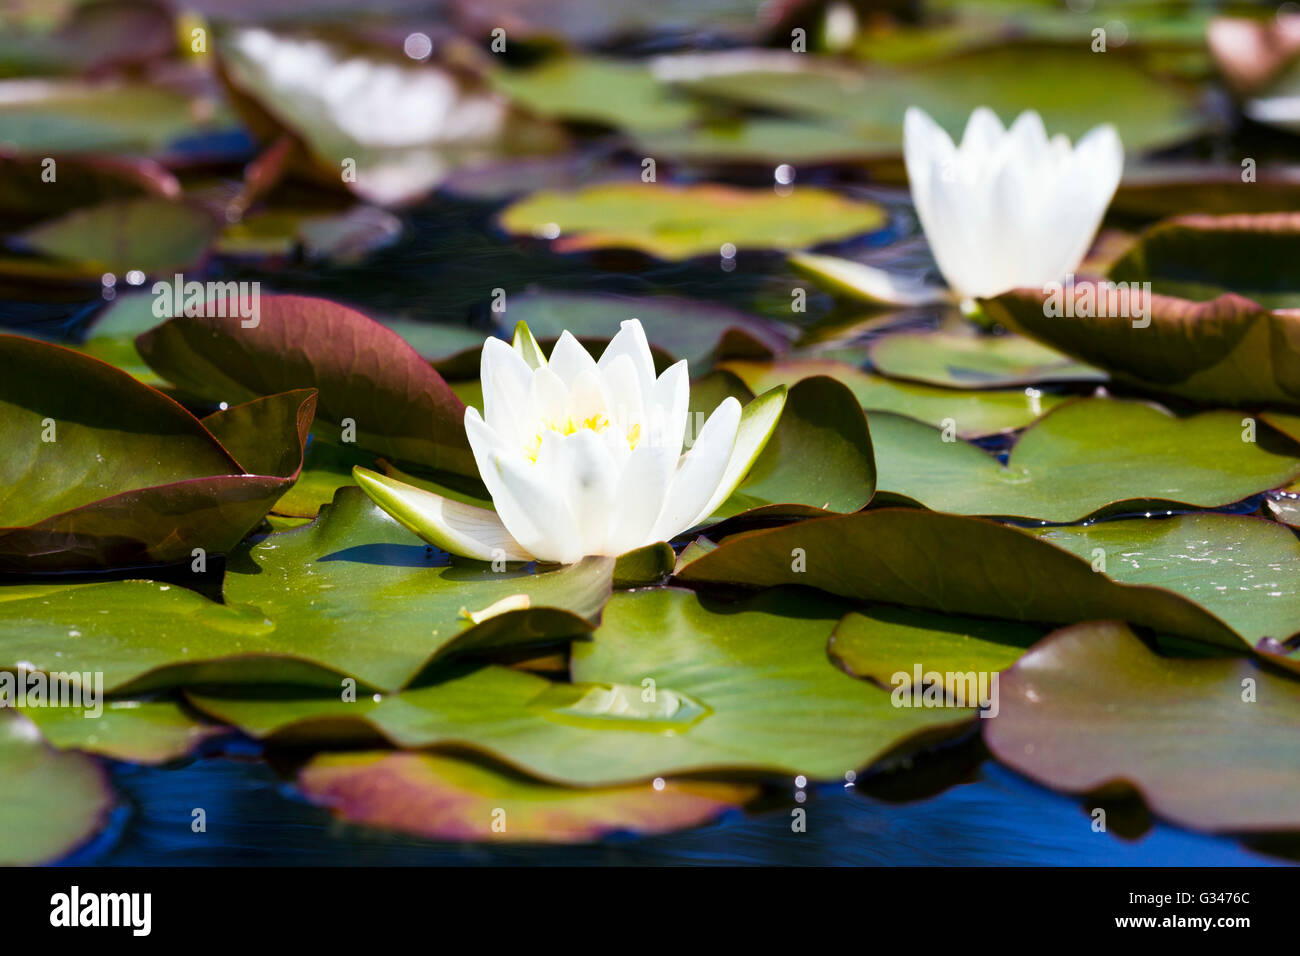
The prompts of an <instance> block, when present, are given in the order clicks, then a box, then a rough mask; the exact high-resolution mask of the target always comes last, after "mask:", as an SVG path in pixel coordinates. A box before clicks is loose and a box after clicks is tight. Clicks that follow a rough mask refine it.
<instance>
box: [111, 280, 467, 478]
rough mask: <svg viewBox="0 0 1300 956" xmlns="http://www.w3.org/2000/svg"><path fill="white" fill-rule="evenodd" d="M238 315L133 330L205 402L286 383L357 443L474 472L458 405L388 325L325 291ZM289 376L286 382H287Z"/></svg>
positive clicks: (271, 300)
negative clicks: (304, 392) (305, 391)
mask: <svg viewBox="0 0 1300 956" xmlns="http://www.w3.org/2000/svg"><path fill="white" fill-rule="evenodd" d="M244 321H245V320H243V319H241V318H239V317H238V316H234V317H229V318H221V317H217V316H179V317H177V318H174V319H171V320H169V321H168V322H166V323H164V324H163V325H161V326H159V327H157V328H156V329H153V330H152V331H149V332H146V333H144V334H143V335H141V336H140V337H139V338H138V339H136V347H137V348H138V349H139V350H140V354H141V355H142V356H144V359H145V361H146V362H148V363H149V365H150V367H151V368H153V369H154V370H155V371H157V372H158V373H159V374H160V375H162V376H163V377H165V378H166V379H167V380H168V381H170V382H172V383H174V384H176V385H177V386H179V387H181V388H182V389H184V390H185V391H187V392H189V393H192V394H194V395H198V396H200V397H202V398H206V399H209V400H210V401H214V402H219V401H242V400H246V399H249V398H252V397H255V396H259V395H265V394H267V393H269V392H275V391H282V390H283V389H284V388H306V387H312V388H316V389H318V390H319V392H320V399H319V409H318V414H319V417H318V420H317V424H316V428H317V429H318V430H320V429H323V428H325V427H326V423H328V426H329V432H328V433H327V434H326V435H325V437H326V438H327V439H329V440H330V441H333V442H336V443H339V442H344V441H346V438H345V435H347V434H348V433H349V432H348V431H347V429H348V423H349V422H351V423H352V427H353V428H354V429H355V436H354V437H355V444H356V445H357V447H359V448H364V449H367V450H369V451H373V452H377V453H379V454H383V455H388V456H391V457H394V458H398V459H401V460H405V461H411V462H417V463H420V464H424V465H428V466H429V467H432V468H438V469H441V470H445V471H451V472H455V473H457V474H462V475H477V474H478V471H477V469H476V468H475V465H474V458H473V455H472V454H471V452H470V450H469V442H468V441H467V440H466V438H465V429H464V427H463V424H462V421H463V419H464V415H465V406H464V405H463V404H461V401H460V399H458V398H457V397H456V396H455V395H454V394H453V393H452V391H451V390H450V389H449V388H448V387H447V383H446V382H444V381H443V380H442V377H441V376H440V375H439V374H438V373H437V372H435V371H434V370H433V369H432V368H430V367H429V364H428V363H427V362H425V361H424V360H423V359H422V358H420V356H419V355H418V354H417V353H416V351H415V350H414V349H413V348H411V346H409V345H408V344H406V342H405V341H403V340H402V338H401V336H399V335H398V334H397V333H396V332H393V331H391V330H389V329H386V328H384V326H382V325H380V324H379V323H378V322H375V321H374V320H373V319H370V318H367V317H366V316H364V315H362V314H361V313H360V312H357V311H355V310H353V309H349V308H348V307H346V306H343V305H339V304H338V303H335V302H330V301H328V300H326V299H314V298H306V297H302V296H289V295H264V296H261V299H260V316H259V321H258V324H257V326H256V327H254V328H244V327H243V322H244ZM287 383H292V384H287Z"/></svg>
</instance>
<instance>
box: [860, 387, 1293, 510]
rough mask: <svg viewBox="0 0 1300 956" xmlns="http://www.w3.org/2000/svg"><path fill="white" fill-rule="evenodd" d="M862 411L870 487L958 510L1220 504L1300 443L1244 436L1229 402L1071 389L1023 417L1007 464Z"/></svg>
mask: <svg viewBox="0 0 1300 956" xmlns="http://www.w3.org/2000/svg"><path fill="white" fill-rule="evenodd" d="M870 422H871V436H872V441H873V444H874V445H875V448H876V460H877V463H878V466H877V467H878V472H879V474H878V478H877V486H878V488H879V489H880V491H881V492H882V493H886V494H887V495H888V496H889V498H890V499H893V500H903V501H909V502H915V503H918V504H921V505H923V506H924V507H927V508H931V509H934V510H936V511H949V512H955V513H958V514H978V515H998V516H1010V517H1019V518H1036V519H1039V520H1042V521H1053V522H1072V521H1080V520H1082V519H1084V518H1087V517H1090V516H1095V515H1102V514H1115V513H1121V512H1136V511H1149V510H1152V509H1153V508H1168V507H1179V508H1186V507H1192V508H1218V507H1222V506H1224V505H1229V504H1233V503H1234V502H1237V501H1241V500H1243V499H1245V498H1249V497H1250V496H1251V495H1254V494H1258V493H1259V492H1261V491H1267V490H1268V489H1270V488H1277V487H1280V486H1281V485H1285V484H1286V483H1288V482H1290V481H1293V480H1294V479H1295V478H1297V477H1300V446H1298V445H1296V444H1295V443H1294V442H1293V441H1291V440H1290V439H1287V438H1284V437H1282V436H1280V435H1279V434H1278V433H1276V432H1273V431H1271V430H1270V429H1268V428H1262V427H1261V428H1259V429H1258V433H1257V440H1255V441H1249V440H1243V433H1244V432H1245V431H1246V429H1245V426H1243V424H1242V418H1241V415H1240V413H1237V412H1226V411H1216V412H1202V413H1200V414H1198V415H1191V416H1187V417H1182V418H1179V417H1176V416H1174V415H1172V414H1171V413H1169V412H1167V411H1165V410H1164V409H1162V408H1160V407H1158V406H1155V405H1150V404H1147V403H1145V402H1132V401H1121V400H1119V399H1111V398H1085V399H1079V400H1077V401H1073V402H1069V403H1067V404H1065V405H1062V406H1060V407H1058V408H1056V409H1054V410H1053V411H1052V412H1050V413H1049V414H1047V415H1045V416H1043V418H1042V419H1041V420H1039V421H1038V422H1036V423H1034V424H1033V425H1031V426H1030V427H1029V428H1028V429H1026V430H1025V432H1024V434H1022V435H1021V436H1020V439H1019V441H1017V442H1016V445H1015V447H1014V448H1013V449H1012V450H1011V455H1010V458H1009V459H1008V461H1007V464H1005V465H1003V464H1000V463H999V462H998V461H997V460H996V459H994V458H993V457H992V456H991V455H989V454H987V453H986V452H984V451H982V450H980V449H978V448H976V447H974V446H973V445H969V444H966V443H964V442H959V441H951V440H948V441H946V440H945V439H944V434H943V432H942V430H937V429H934V428H930V427H929V426H926V425H922V424H920V423H919V422H915V421H912V420H910V419H907V418H903V417H901V416H897V415H889V414H881V413H877V414H875V415H872V416H871V418H870Z"/></svg>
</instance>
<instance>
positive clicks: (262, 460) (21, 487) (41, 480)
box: [0, 335, 315, 571]
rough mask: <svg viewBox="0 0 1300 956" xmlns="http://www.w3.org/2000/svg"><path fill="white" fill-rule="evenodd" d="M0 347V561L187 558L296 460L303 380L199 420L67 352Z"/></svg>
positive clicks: (247, 527)
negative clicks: (2, 371)
mask: <svg viewBox="0 0 1300 956" xmlns="http://www.w3.org/2000/svg"><path fill="white" fill-rule="evenodd" d="M0 356H3V362H4V364H5V365H6V367H7V368H9V369H11V370H12V371H11V372H10V373H9V374H7V375H6V376H5V377H4V379H3V381H2V382H0V432H2V433H3V435H4V443H5V447H6V448H7V449H8V453H7V454H6V455H5V456H4V459H3V463H0V484H2V485H3V487H4V489H5V490H4V492H0V569H3V570H8V571H50V570H70V569H93V568H102V567H109V566H114V565H129V564H166V563H170V562H174V561H186V562H188V561H190V559H191V558H192V557H193V552H194V550H195V549H202V550H203V551H205V552H208V553H211V554H213V555H216V554H221V553H225V552H227V551H229V550H231V549H232V548H233V547H234V546H235V545H236V544H237V543H238V542H239V540H240V539H241V538H243V536H244V535H246V534H247V533H248V532H249V531H251V530H252V529H253V528H254V527H255V526H256V525H257V523H258V522H259V521H261V519H262V516H263V515H265V514H266V512H267V511H269V510H270V508H271V506H272V505H273V504H274V503H275V500H276V499H277V498H278V497H279V496H280V495H281V494H283V493H284V492H285V491H286V490H287V489H288V488H289V486H290V485H292V484H293V481H294V478H295V477H296V475H297V473H298V469H299V467H300V466H301V464H302V450H303V445H304V443H305V441H306V437H307V428H308V427H309V425H310V422H311V418H312V411H313V409H314V407H315V396H314V395H313V394H312V393H311V392H310V391H297V392H285V393H282V394H279V395H272V396H269V397H267V398H263V399H259V400H257V401H254V402H251V403H248V404H247V405H243V406H236V407H234V408H231V409H228V410H227V411H225V412H221V413H219V414H218V415H216V416H213V417H211V418H209V419H208V420H207V421H206V422H200V421H199V420H198V419H196V418H195V417H194V416H193V415H191V414H190V413H189V412H187V411H186V410H185V409H183V408H181V406H179V405H177V404H176V403H175V402H173V401H172V400H171V399H169V398H167V397H166V396H164V395H163V394H161V393H160V392H157V391H155V390H154V389H152V388H149V387H147V386H145V385H142V384H140V383H139V382H137V381H136V380H135V379H133V378H131V376H129V375H128V374H126V373H125V372H121V371H118V370H117V369H114V368H112V367H110V366H108V365H105V364H104V363H102V362H99V361H97V360H95V359H93V358H90V357H88V356H85V355H81V354H80V353H78V352H75V351H73V350H72V349H66V348H63V347H61V346H57V345H51V344H48V343H45V342H39V341H37V340H35V339H27V338H22V337H20V336H16V335H4V336H0ZM249 428H255V429H256V434H253V435H250V434H248V433H247V431H246V429H249ZM223 442H225V443H229V445H231V446H232V447H225V445H223ZM253 448H256V450H257V454H256V456H255V457H254V456H253V455H252V454H250V450H251V449H253ZM236 456H239V457H236ZM240 457H243V458H245V459H247V463H245V462H243V461H241V460H240ZM259 466H260V467H259Z"/></svg>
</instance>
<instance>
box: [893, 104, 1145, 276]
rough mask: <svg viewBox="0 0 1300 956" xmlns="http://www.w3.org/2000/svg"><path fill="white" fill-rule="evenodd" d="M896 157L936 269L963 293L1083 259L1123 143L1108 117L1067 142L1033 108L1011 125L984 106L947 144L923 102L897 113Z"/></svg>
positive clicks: (1052, 271)
mask: <svg viewBox="0 0 1300 956" xmlns="http://www.w3.org/2000/svg"><path fill="white" fill-rule="evenodd" d="M903 156H904V159H905V160H906V163H907V178H908V180H909V182H910V183H911V187H912V201H913V203H914V204H915V206H916V213H917V216H918V217H919V218H920V220H921V227H922V228H923V229H924V230H925V235H926V238H927V239H929V241H930V248H931V250H933V252H934V258H935V261H936V262H937V263H938V266H939V271H940V272H942V273H943V276H944V278H945V279H947V280H948V285H949V286H950V287H951V288H952V290H953V292H954V293H956V294H957V295H958V296H959V297H961V298H963V299H973V298H976V297H983V296H995V295H999V294H1001V293H1003V292H1006V291H1007V290H1008V289H1015V288H1019V287H1022V286H1026V287H1042V286H1044V285H1046V284H1047V283H1049V282H1056V281H1061V280H1063V279H1064V278H1065V276H1066V274H1067V273H1071V272H1073V271H1074V270H1075V268H1076V267H1077V266H1078V265H1079V263H1080V262H1081V261H1082V260H1083V257H1084V255H1085V254H1086V253H1087V251H1088V247H1089V245H1091V243H1092V239H1093V236H1095V235H1096V233H1097V228H1098V226H1100V225H1101V220H1102V216H1103V215H1105V212H1106V207H1107V206H1109V205H1110V200H1111V197H1112V196H1113V195H1114V194H1115V189H1116V187H1117V186H1118V185H1119V179H1120V173H1121V172H1122V170H1123V166H1124V150H1123V147H1122V145H1121V144H1120V140H1119V134H1118V133H1116V131H1115V128H1114V127H1113V126H1110V125H1102V126H1098V127H1096V128H1095V129H1093V130H1091V131H1090V132H1088V133H1087V134H1086V135H1085V136H1084V137H1083V138H1082V139H1081V140H1079V143H1078V145H1076V146H1074V147H1073V148H1072V147H1071V146H1070V141H1069V140H1068V139H1067V138H1066V137H1065V136H1063V135H1060V134H1058V135H1056V136H1053V137H1052V138H1051V139H1048V137H1047V131H1046V130H1045V129H1044V127H1043V120H1042V117H1040V116H1039V115H1038V114H1037V113H1036V112H1034V111H1033V110H1029V111H1027V112H1024V113H1021V114H1020V116H1019V117H1018V118H1017V119H1016V121H1015V122H1014V123H1012V124H1011V128H1010V129H1004V128H1003V126H1002V123H1001V121H1000V120H999V119H998V118H997V116H996V115H995V114H994V113H993V111H992V110H990V109H988V108H986V107H980V108H979V109H977V110H975V112H974V113H972V114H971V117H970V121H969V122H968V123H967V124H966V132H965V134H964V135H963V136H962V140H961V145H960V146H955V145H954V144H953V141H952V139H951V137H949V135H948V134H947V133H946V132H944V130H943V129H942V128H941V127H940V126H939V125H938V124H937V123H935V121H934V120H932V119H931V118H930V117H929V116H928V115H927V114H926V113H925V112H924V111H923V110H920V109H918V108H916V107H911V108H909V109H908V111H907V114H906V116H905V117H904V120H903Z"/></svg>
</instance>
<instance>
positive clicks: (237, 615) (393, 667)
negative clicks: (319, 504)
mask: <svg viewBox="0 0 1300 956" xmlns="http://www.w3.org/2000/svg"><path fill="white" fill-rule="evenodd" d="M612 571H613V561H612V560H610V559H604V558H591V559H588V560H587V561H584V562H582V563H580V564H575V565H569V566H567V567H565V568H562V569H559V570H556V571H547V572H544V573H537V574H533V573H529V571H528V570H527V569H520V568H518V567H517V566H516V567H515V568H513V569H508V570H504V571H493V570H492V569H491V568H490V567H489V566H487V565H483V564H479V563H477V562H468V563H461V562H455V563H452V562H449V561H448V558H447V555H445V554H443V553H441V552H437V551H434V550H433V549H431V548H426V547H425V545H424V544H423V543H421V542H419V541H418V540H416V539H415V538H414V537H413V536H412V535H411V534H410V533H409V532H407V531H406V530H405V529H403V528H402V527H400V526H399V525H398V524H397V523H396V522H394V521H393V520H392V519H391V518H389V517H388V516H387V515H386V514H384V513H383V512H382V511H380V510H379V509H378V508H376V507H374V506H373V505H372V504H371V503H370V499H368V498H367V497H366V496H365V495H364V494H363V493H362V492H361V490H360V489H359V488H343V489H341V490H340V491H339V492H338V494H337V496H336V497H335V499H334V503H333V504H332V505H331V506H329V507H328V508H325V509H322V512H321V516H320V517H319V518H318V519H317V520H316V521H314V522H313V523H312V524H310V525H307V526H305V527H302V528H298V529H296V530H291V531H282V532H278V533H276V534H272V535H269V536H267V537H265V538H263V539H262V540H260V541H256V542H253V543H251V544H246V545H245V546H243V547H241V548H240V549H239V550H238V551H236V552H235V553H234V554H232V555H231V556H230V557H229V559H228V560H227V566H226V575H225V581H224V594H225V603H224V604H217V603H215V602H214V601H211V600H209V599H207V598H205V597H203V596H201V595H199V594H197V593H195V592H194V591H190V590H188V589H186V588H183V587H179V586H175V585H169V584H163V583H160V582H156V581H111V582H101V583H94V584H75V585H63V584H46V585H10V586H0V668H4V667H14V666H17V664H18V663H20V662H27V663H29V664H30V666H31V669H32V670H40V671H46V672H52V671H102V672H103V674H104V686H105V689H106V690H108V691H110V692H121V693H129V692H136V691H145V690H153V689H155V688H159V687H174V686H177V685H182V684H188V685H203V684H209V683H212V684H226V683H259V684H294V683H301V684H307V685H311V686H315V687H329V688H332V689H333V690H334V691H335V692H336V693H341V692H342V690H343V689H344V685H343V684H342V683H341V679H342V678H344V677H352V678H355V679H356V681H357V684H358V685H359V686H360V687H361V688H363V689H364V688H372V689H377V690H384V691H390V690H395V689H397V688H398V687H401V686H403V685H405V684H406V683H408V682H409V681H411V680H412V679H414V678H415V677H416V676H417V675H418V674H419V673H420V672H421V671H422V670H423V669H424V668H425V666H426V665H428V664H429V663H430V662H431V661H433V660H435V659H440V658H443V657H447V656H450V655H452V654H458V653H484V654H486V653H488V652H490V651H492V650H493V649H495V648H499V647H512V646H518V645H523V644H528V643H543V644H544V643H548V642H549V643H557V642H560V641H563V640H565V639H567V638H570V637H572V636H575V635H578V634H582V633H585V632H586V631H588V630H590V629H591V628H592V627H594V626H595V621H596V620H597V619H598V617H599V614H600V609H601V607H602V606H603V605H604V603H605V600H606V598H607V597H608V596H609V593H610V579H611V574H612ZM507 598H509V599H510V600H509V601H507V602H506V603H505V604H502V603H501V602H503V601H504V600H505V599H507ZM476 618H477V620H476Z"/></svg>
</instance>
